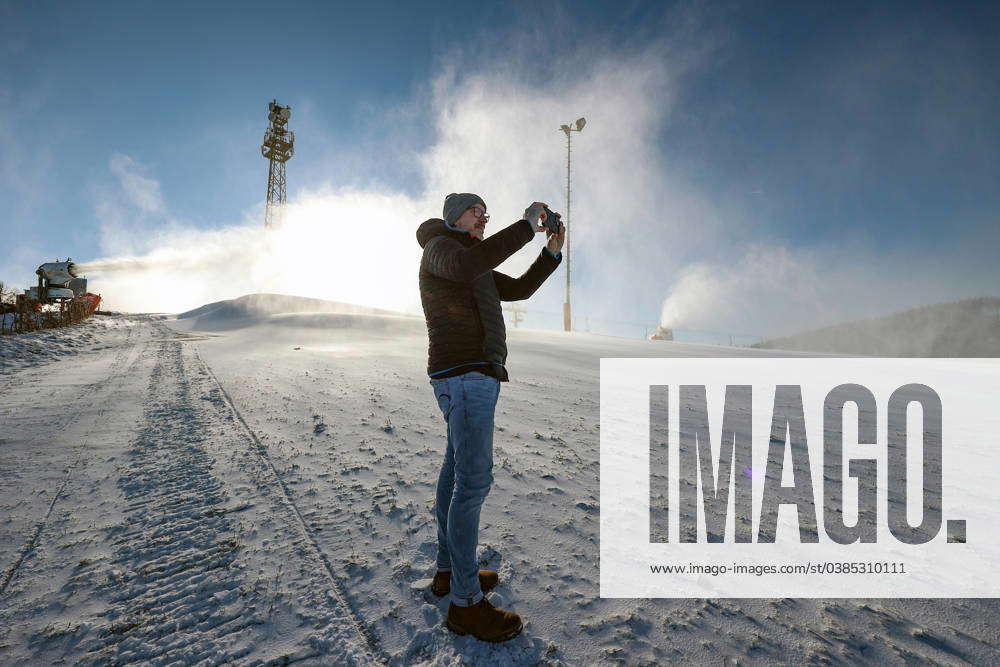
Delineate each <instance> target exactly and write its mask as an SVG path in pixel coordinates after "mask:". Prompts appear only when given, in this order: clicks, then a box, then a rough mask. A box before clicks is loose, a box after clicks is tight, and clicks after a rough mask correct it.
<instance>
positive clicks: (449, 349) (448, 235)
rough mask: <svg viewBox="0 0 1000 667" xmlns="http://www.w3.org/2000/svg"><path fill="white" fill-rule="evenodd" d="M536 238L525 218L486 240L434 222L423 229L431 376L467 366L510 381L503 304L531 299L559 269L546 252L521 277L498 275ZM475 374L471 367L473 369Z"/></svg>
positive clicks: (422, 289) (422, 279) (420, 239)
mask: <svg viewBox="0 0 1000 667" xmlns="http://www.w3.org/2000/svg"><path fill="white" fill-rule="evenodd" d="M534 236H535V231H534V229H533V228H532V226H531V223H530V222H528V221H527V220H519V221H518V222H515V223H514V224H512V225H510V226H509V227H506V228H505V229H501V230H500V231H499V232H497V233H496V234H493V235H492V236H490V237H488V238H486V239H484V240H482V241H480V240H479V239H477V238H475V237H473V236H470V235H469V234H467V233H466V232H463V231H458V230H453V229H449V228H448V227H446V226H445V222H444V220H441V219H438V218H432V219H430V220H428V221H426V222H424V223H423V224H421V225H420V227H419V228H417V242H418V243H419V244H420V246H421V247H422V248H423V249H424V254H423V257H422V258H421V260H420V300H421V302H422V303H423V307H424V317H425V318H426V319H427V338H428V360H427V372H428V374H434V373H436V372H439V371H446V370H449V369H452V368H455V367H458V366H462V365H463V364H472V363H477V362H488V363H490V364H496V365H497V372H498V377H500V379H501V380H506V379H507V377H506V371H505V370H504V368H503V365H504V364H505V363H506V361H507V330H506V328H505V327H504V321H503V313H502V311H501V310H500V302H501V301H518V300H520V299H527V298H528V297H530V296H531V295H532V294H534V293H535V290H537V289H538V287H539V286H540V285H541V284H542V283H543V282H544V281H545V279H546V278H548V277H549V275H550V274H551V273H552V272H553V271H555V269H556V267H557V266H559V262H560V261H561V260H560V259H557V258H555V257H553V256H552V255H550V254H549V253H547V252H546V251H545V250H544V249H543V250H542V252H541V253H539V256H538V259H536V260H535V262H534V263H533V264H532V265H531V267H530V268H529V269H528V270H527V271H526V272H525V273H524V275H523V276H521V277H520V278H511V277H510V276H507V275H504V274H502V273H500V272H499V271H494V270H493V269H495V268H496V267H497V266H499V265H500V264H501V263H502V262H503V261H504V260H505V259H507V258H508V257H510V256H511V255H513V254H514V253H515V252H517V251H518V250H520V249H521V248H522V247H523V246H524V245H525V244H526V243H528V242H529V241H531V239H532V238H534ZM470 370H471V369H470Z"/></svg>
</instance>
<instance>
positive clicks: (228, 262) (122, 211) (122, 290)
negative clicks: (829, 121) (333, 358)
mask: <svg viewBox="0 0 1000 667" xmlns="http://www.w3.org/2000/svg"><path fill="white" fill-rule="evenodd" d="M515 51H516V49H515ZM586 55H587V56H588V58H587V61H586V63H587V64H584V59H583V57H582V56H581V58H580V60H579V62H572V61H566V62H561V63H560V67H559V71H560V72H567V74H565V75H560V76H558V77H556V78H554V79H552V78H549V77H534V78H532V77H531V76H529V75H528V74H527V73H526V71H527V69H530V67H529V65H528V64H525V65H524V66H523V68H522V67H521V66H518V65H510V64H509V62H508V63H505V64H504V65H496V64H490V63H486V64H483V65H478V66H475V67H473V68H471V69H470V70H469V71H467V72H458V71H457V70H454V69H451V68H445V69H444V70H443V71H442V72H441V73H439V74H438V75H437V76H436V77H435V79H434V82H433V91H434V92H433V96H432V98H431V101H430V109H429V110H428V111H429V119H430V121H429V122H432V123H433V126H434V136H435V140H434V141H433V143H432V145H431V146H430V147H429V148H427V149H426V150H423V151H421V152H420V153H419V154H409V155H403V156H399V155H398V154H397V153H396V152H395V150H394V149H393V147H392V146H386V147H385V151H386V154H387V158H386V159H409V160H413V161H414V162H415V163H416V164H418V165H419V173H420V174H421V176H422V182H423V184H424V186H425V187H424V188H423V192H420V193H418V194H416V195H404V194H400V193H398V192H394V191H392V190H390V189H388V188H386V187H377V186H372V187H370V188H368V189H365V188H352V189H346V188H341V187H337V186H335V185H328V186H326V187H323V188H320V189H316V190H298V191H294V186H293V194H292V196H291V197H290V203H289V206H288V208H287V211H286V215H285V225H284V227H283V228H282V229H280V230H264V229H263V225H262V222H261V220H262V217H263V216H262V215H260V209H259V207H258V208H256V209H255V210H253V211H249V212H247V213H246V214H245V215H244V221H243V223H242V224H239V225H234V226H231V227H227V228H222V229H217V230H197V229H193V228H191V227H190V225H185V224H184V223H183V222H182V221H177V220H173V219H171V218H170V215H169V212H168V207H167V206H166V205H165V204H164V203H163V198H162V196H161V194H160V190H159V187H158V185H157V184H156V183H155V181H154V180H152V179H151V177H150V176H149V175H148V174H147V173H146V171H147V170H146V169H145V168H143V167H142V165H140V164H139V163H138V162H136V161H135V160H133V159H132V158H128V157H126V156H115V157H114V158H113V159H112V162H111V171H112V173H113V174H114V175H115V176H116V178H117V181H118V187H117V190H116V191H114V192H112V193H105V194H112V195H117V196H108V197H105V201H102V202H101V203H100V204H99V207H98V209H99V213H101V216H102V219H103V220H105V228H104V239H105V243H104V245H105V248H106V249H107V250H108V251H109V252H110V253H113V254H114V255H116V256H112V257H111V258H109V259H103V260H100V261H95V262H90V263H89V266H87V267H85V268H86V269H87V270H90V271H92V272H93V273H94V274H95V275H94V277H93V283H92V284H93V287H94V289H98V290H100V291H101V292H102V294H103V295H104V296H105V298H106V301H107V303H108V307H109V308H118V309H122V310H141V311H163V312H177V311H181V310H186V309H189V308H192V307H196V306H199V305H201V304H203V303H206V302H210V301H216V300H220V299H226V298H233V297H237V296H240V295H242V294H247V293H252V292H281V293H287V294H294V295H301V296H310V297H318V298H324V299H330V300H335V301H345V302H350V303H356V304H361V305H368V306H373V307H379V308H388V309H394V310H402V311H408V312H419V296H418V291H417V265H418V261H419V257H420V249H419V247H418V245H417V243H416V240H415V236H414V232H415V230H416V227H417V225H418V224H419V223H420V222H422V221H423V220H425V219H427V218H430V217H438V216H440V215H441V206H442V202H443V198H444V196H445V195H446V194H448V193H449V192H463V191H470V192H477V193H479V194H480V195H482V196H483V198H484V199H485V200H486V202H487V204H488V206H489V211H490V214H491V216H492V219H491V221H490V223H489V226H488V228H487V235H489V234H491V233H494V232H496V231H497V230H498V229H500V228H502V227H504V226H506V225H508V224H510V223H511V222H514V221H516V220H518V219H520V218H521V217H522V215H523V211H524V208H525V207H526V206H527V205H528V204H530V203H531V202H532V201H534V200H543V201H547V202H548V203H549V204H550V205H552V206H553V207H554V208H555V209H556V210H560V211H565V203H566V202H565V177H566V172H565V155H566V154H565V139H564V137H563V135H562V134H561V133H559V131H558V125H559V124H560V123H563V122H573V121H574V120H575V119H576V118H578V117H579V116H586V117H587V120H588V124H587V127H586V129H585V131H584V132H583V133H581V134H579V135H575V136H574V140H575V141H574V143H575V147H574V149H575V150H574V152H575V155H576V161H575V163H574V190H575V192H576V194H575V195H574V200H573V201H574V207H573V210H574V211H575V213H574V215H573V219H572V220H571V221H570V222H571V225H572V224H574V223H575V226H574V227H573V230H574V235H573V239H572V242H573V255H574V259H575V260H576V261H575V262H574V267H575V271H574V279H575V280H576V279H579V281H580V282H579V284H580V285H581V291H580V292H578V293H577V294H578V295H579V296H578V298H579V301H577V302H576V306H575V313H576V314H577V315H578V316H583V315H588V316H599V314H600V312H601V311H602V309H603V308H604V304H607V303H614V304H620V303H622V302H623V300H625V301H626V302H627V303H632V302H634V301H635V286H636V285H639V286H642V287H643V290H642V291H643V295H644V297H645V298H646V299H647V301H648V303H649V316H648V317H649V319H650V320H652V319H654V318H655V312H656V308H657V306H658V304H659V298H660V296H659V295H658V294H656V290H655V289H649V287H648V286H649V284H650V282H651V280H652V279H653V277H654V276H655V275H656V274H655V272H656V271H659V272H662V271H664V270H667V269H669V267H670V266H671V265H672V264H671V263H672V261H673V260H672V258H673V257H675V256H677V253H678V252H679V251H682V250H684V249H685V248H689V247H690V245H691V244H692V243H696V242H697V241H698V240H699V239H703V238H706V236H708V235H710V233H711V229H712V225H713V222H712V221H713V219H714V216H713V214H712V212H711V210H710V208H709V207H708V206H707V205H706V204H705V199H704V198H701V197H699V196H697V195H696V194H693V193H692V191H691V189H690V188H688V187H686V186H684V184H682V183H678V182H676V180H674V179H672V178H671V177H670V175H669V174H668V173H667V171H666V169H665V165H664V162H663V159H662V157H661V156H660V155H659V154H658V151H657V149H656V148H655V141H653V137H654V136H655V135H656V133H657V131H658V130H659V128H660V127H661V125H662V124H663V123H664V122H665V120H666V118H667V115H668V114H669V110H670V108H671V100H672V99H673V92H672V88H673V86H674V77H675V75H676V71H675V69H676V70H678V71H679V70H680V69H682V67H681V66H680V65H678V66H677V67H676V68H674V66H673V64H672V62H673V60H672V59H671V58H670V57H669V56H668V55H667V54H666V53H665V52H664V50H663V48H662V45H653V46H651V47H650V48H649V49H648V50H647V51H644V52H638V53H636V52H634V51H633V52H630V53H629V54H627V55H623V54H620V53H614V52H611V51H608V52H606V53H605V54H603V55H601V54H598V53H595V52H594V51H593V50H591V51H589V52H588V54H586ZM452 61H453V60H452ZM689 65H690V64H689V63H685V64H684V65H683V66H684V67H687V66H689ZM539 78H544V81H538V80H537V79H539ZM299 140H300V141H307V140H308V138H307V137H302V136H300V137H299ZM296 164H297V163H295V162H293V163H292V165H293V166H295V165H296ZM299 168H303V165H302V164H299ZM292 173H293V174H294V171H293V172H292ZM263 174H264V167H263V164H262V167H261V189H262V190H263V178H264V177H263ZM290 180H291V181H292V182H293V183H294V175H290ZM637 221H643V222H642V223H641V225H640V226H638V227H637V226H636V225H635V223H636V222H637ZM638 229H641V232H642V233H641V237H640V236H638V235H637V234H636V232H637V230H638ZM541 238H542V237H541V236H540V235H539V237H538V238H537V239H536V240H535V242H533V243H531V244H529V245H528V246H527V247H526V248H525V249H523V250H522V251H520V252H519V253H518V254H517V255H515V256H514V257H512V258H511V259H510V260H508V262H507V263H506V264H505V265H504V266H502V267H501V270H504V271H507V272H510V273H513V274H519V273H520V272H521V271H523V270H524V269H525V268H527V266H528V265H530V263H531V262H532V261H533V260H534V258H535V257H536V256H537V254H538V252H539V251H540V247H541V245H542V242H541ZM577 258H584V259H582V260H579V259H577ZM563 277H564V274H562V273H561V271H560V273H558V274H557V277H556V278H555V279H554V280H550V281H549V282H548V283H547V284H546V285H545V286H544V287H543V288H542V290H540V291H539V293H538V294H537V295H536V296H535V297H534V299H533V304H532V308H531V310H530V311H529V317H530V316H531V315H532V314H533V313H534V312H536V311H537V312H541V313H545V312H546V311H548V312H552V313H556V314H558V313H559V312H560V310H561V304H562V300H563V296H562V294H563V293H562V285H563V282H562V280H563ZM659 284H662V281H661V282H660V283H659ZM559 322H561V316H560V317H558V318H557V319H556V320H555V321H553V322H551V323H549V322H542V321H540V320H538V319H535V318H534V317H531V318H530V319H529V321H528V324H529V325H535V326H545V325H548V326H558V324H557V323H559Z"/></svg>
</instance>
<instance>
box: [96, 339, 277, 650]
mask: <svg viewBox="0 0 1000 667" xmlns="http://www.w3.org/2000/svg"><path fill="white" fill-rule="evenodd" d="M191 394H192V388H191V386H190V383H189V381H188V379H187V377H186V374H185V372H184V359H183V356H182V350H181V344H180V343H177V342H163V343H160V344H159V349H158V352H157V358H156V365H155V366H154V368H153V371H152V373H151V375H150V381H149V387H148V389H147V398H146V406H145V410H144V415H143V421H142V425H141V428H140V429H139V431H138V432H137V434H136V438H135V440H134V443H133V445H132V447H131V449H130V451H129V452H128V460H127V463H126V464H125V466H124V469H123V470H122V474H121V477H120V478H119V480H118V488H119V490H120V491H121V493H122V496H123V497H124V499H125V503H126V506H125V512H124V515H125V516H124V520H125V524H124V525H121V526H120V529H118V530H116V531H113V533H112V537H113V541H112V544H113V547H114V553H115V557H114V561H113V565H114V567H115V568H116V569H115V570H112V572H111V575H110V577H109V581H108V583H107V584H106V586H105V589H106V594H107V595H108V597H109V598H110V600H111V608H110V609H109V610H108V611H106V612H104V614H103V615H104V616H106V617H107V619H108V624H107V625H106V626H105V627H103V628H102V629H101V630H100V632H99V635H100V636H99V637H98V638H97V639H95V640H94V641H93V642H92V645H91V646H90V647H89V648H88V651H87V655H86V657H85V658H84V659H83V661H82V663H83V664H95V665H96V664H101V665H103V664H108V663H113V664H127V663H131V662H149V663H153V664H159V663H163V664H167V663H175V662H177V661H180V662H183V663H185V664H194V663H200V662H202V661H206V662H209V663H213V664H218V663H221V662H227V661H233V660H239V659H240V658H242V657H244V656H246V655H247V654H248V653H249V652H251V651H252V650H253V648H254V646H253V637H251V636H249V635H250V633H242V631H244V630H246V629H247V628H249V627H251V626H254V625H260V624H262V623H264V622H265V619H264V618H263V617H262V616H261V615H260V614H258V613H256V609H255V607H254V606H253V604H251V602H250V601H249V600H248V599H246V598H245V597H244V596H243V595H241V591H240V585H241V584H242V583H244V582H243V576H242V571H241V570H240V569H239V568H238V567H233V566H234V561H235V560H236V557H237V551H239V550H240V548H241V547H242V544H241V543H240V540H239V537H238V535H237V532H236V530H235V529H234V526H233V524H232V522H231V521H230V519H229V517H228V516H227V515H226V512H225V504H226V502H227V501H228V500H229V496H228V494H227V493H226V491H225V489H224V488H223V485H222V483H221V482H220V481H219V480H218V479H217V478H216V477H215V476H214V475H213V471H212V465H213V460H212V458H211V456H210V455H209V454H208V452H207V451H206V449H205V446H204V444H205V441H206V428H205V427H206V426H207V424H206V423H205V420H204V419H203V417H202V416H201V415H200V414H199V413H198V412H197V410H196V407H195V402H194V401H193V400H192V396H191Z"/></svg>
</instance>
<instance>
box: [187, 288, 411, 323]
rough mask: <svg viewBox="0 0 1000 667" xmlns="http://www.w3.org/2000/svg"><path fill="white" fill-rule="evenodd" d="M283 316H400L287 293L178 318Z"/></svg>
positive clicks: (212, 307)
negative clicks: (301, 314)
mask: <svg viewBox="0 0 1000 667" xmlns="http://www.w3.org/2000/svg"><path fill="white" fill-rule="evenodd" d="M282 313H339V314H346V315H401V314H402V313H396V312H393V311H391V310H381V309H379V308H369V307H367V306H358V305H355V304H353V303H340V302H338V301H326V300H325V299H310V298H308V297H304V296H289V295H287V294H247V295H245V296H241V297H239V298H238V299H227V300H225V301H215V302H213V303H207V304H205V305H204V306H199V307H198V308H195V309H193V310H189V311H187V312H184V313H181V314H180V315H178V316H177V319H181V320H183V319H187V318H189V317H197V318H203V319H210V320H242V319H247V318H259V317H267V316H270V315H278V314H282Z"/></svg>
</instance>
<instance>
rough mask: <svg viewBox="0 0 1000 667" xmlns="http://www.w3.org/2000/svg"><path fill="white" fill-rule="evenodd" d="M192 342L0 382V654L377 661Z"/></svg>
mask: <svg viewBox="0 0 1000 667" xmlns="http://www.w3.org/2000/svg"><path fill="white" fill-rule="evenodd" d="M190 338H193V339H197V337H186V336H181V337H178V335H177V334H176V333H174V332H172V331H170V330H169V329H166V328H165V327H163V325H162V324H160V323H159V322H156V321H153V320H136V321H135V324H134V326H132V327H129V328H128V329H127V333H126V334H125V335H124V336H123V337H122V338H121V340H119V341H118V343H119V344H118V346H117V349H116V350H115V352H113V353H111V354H105V355H101V354H100V353H98V354H95V355H89V356H87V355H82V356H80V357H78V358H76V359H73V360H72V361H66V362H63V363H64V364H66V365H68V367H65V366H63V365H60V366H59V367H53V366H48V367H44V368H37V369H34V370H32V371H25V373H28V372H30V373H32V376H24V375H23V374H22V375H21V376H18V377H15V378H13V381H11V382H8V389H7V390H5V391H4V393H3V394H2V396H3V400H4V411H5V412H4V421H3V426H4V441H3V446H4V452H3V454H4V456H3V459H2V468H3V469H2V479H3V484H4V488H3V491H4V493H3V498H4V501H5V502H4V509H5V510H6V512H7V513H8V518H7V519H6V520H5V521H4V522H3V524H2V537H3V541H2V544H3V550H2V552H0V554H2V556H3V563H4V566H5V570H4V573H3V579H0V586H3V589H4V590H3V599H2V600H3V605H2V607H0V660H2V661H3V662H8V658H9V659H13V660H15V661H18V662H20V661H22V660H25V661H30V662H32V663H39V664H41V663H49V662H55V661H57V660H59V659H65V658H69V659H70V660H71V661H72V662H78V663H81V664H94V665H103V664H129V663H136V662H138V663H148V664H172V663H177V662H178V661H179V662H180V663H183V664H199V663H204V664H218V663H222V662H227V661H234V660H237V661H240V662H247V663H270V662H275V663H286V662H294V661H297V660H302V659H307V658H315V657H317V656H321V655H322V656H324V659H330V660H333V659H335V660H336V661H337V662H338V663H341V662H342V663H346V664H351V663H357V664H371V663H373V662H384V661H385V660H386V657H385V656H384V655H382V654H381V653H380V652H379V648H378V646H377V645H373V644H370V643H369V641H370V640H369V638H368V637H366V636H365V634H364V628H363V627H362V626H360V625H359V623H358V621H357V619H356V617H355V616H354V614H353V612H352V611H351V609H350V608H349V607H348V606H347V603H346V601H345V597H344V596H343V595H342V594H340V592H339V591H338V588H337V585H336V584H335V583H333V582H331V581H330V578H329V576H330V572H329V570H328V568H326V567H324V565H323V563H322V559H323V558H324V556H323V555H322V554H320V553H319V552H318V551H317V550H316V548H315V545H314V544H313V543H312V542H311V540H310V538H309V535H308V533H307V531H306V530H305V527H304V526H303V524H302V523H301V521H299V520H297V518H296V517H297V515H296V510H295V508H294V506H293V505H291V504H290V503H289V501H288V498H287V497H286V495H285V494H284V493H283V491H282V488H281V483H280V480H278V479H277V478H276V476H275V471H274V469H273V467H272V466H271V465H270V464H269V462H268V461H267V458H266V454H264V455H262V454H261V453H260V452H259V451H257V449H256V448H255V447H253V446H252V445H253V441H252V438H251V437H250V434H248V433H247V431H246V427H245V426H244V425H243V424H242V423H241V422H240V421H239V420H238V419H235V418H234V415H233V412H232V408H231V406H230V405H229V404H228V403H227V402H226V401H225V399H224V398H223V396H222V390H221V388H220V387H219V385H218V383H217V382H216V380H215V379H214V378H213V377H212V376H211V373H210V371H209V370H208V369H207V368H206V367H205V365H204V363H203V362H202V361H201V360H200V359H199V358H198V357H197V355H196V354H195V351H194V349H193V348H192V347H190V346H188V345H185V344H184V342H183V341H185V340H186V339H190ZM53 374H55V375H57V376H58V377H55V378H54V377H52V376H53ZM95 377H96V378H97V379H96V380H95V381H87V380H89V379H91V378H95ZM53 380H55V382H53ZM54 385H55V386H54ZM143 385H145V386H143ZM53 388H55V389H56V392H55V393H51V392H50V391H49V390H51V389H53ZM40 396H44V400H43V402H42V405H38V402H39V397H40ZM18 434H24V435H25V437H23V438H21V437H17V436H18ZM12 436H13V437H12ZM223 458H224V459H226V460H227V463H226V464H222V465H218V463H219V459H223ZM60 478H61V479H60ZM8 500H13V501H14V502H11V503H8V502H7V501H8ZM4 656H7V657H6V658H4Z"/></svg>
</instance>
